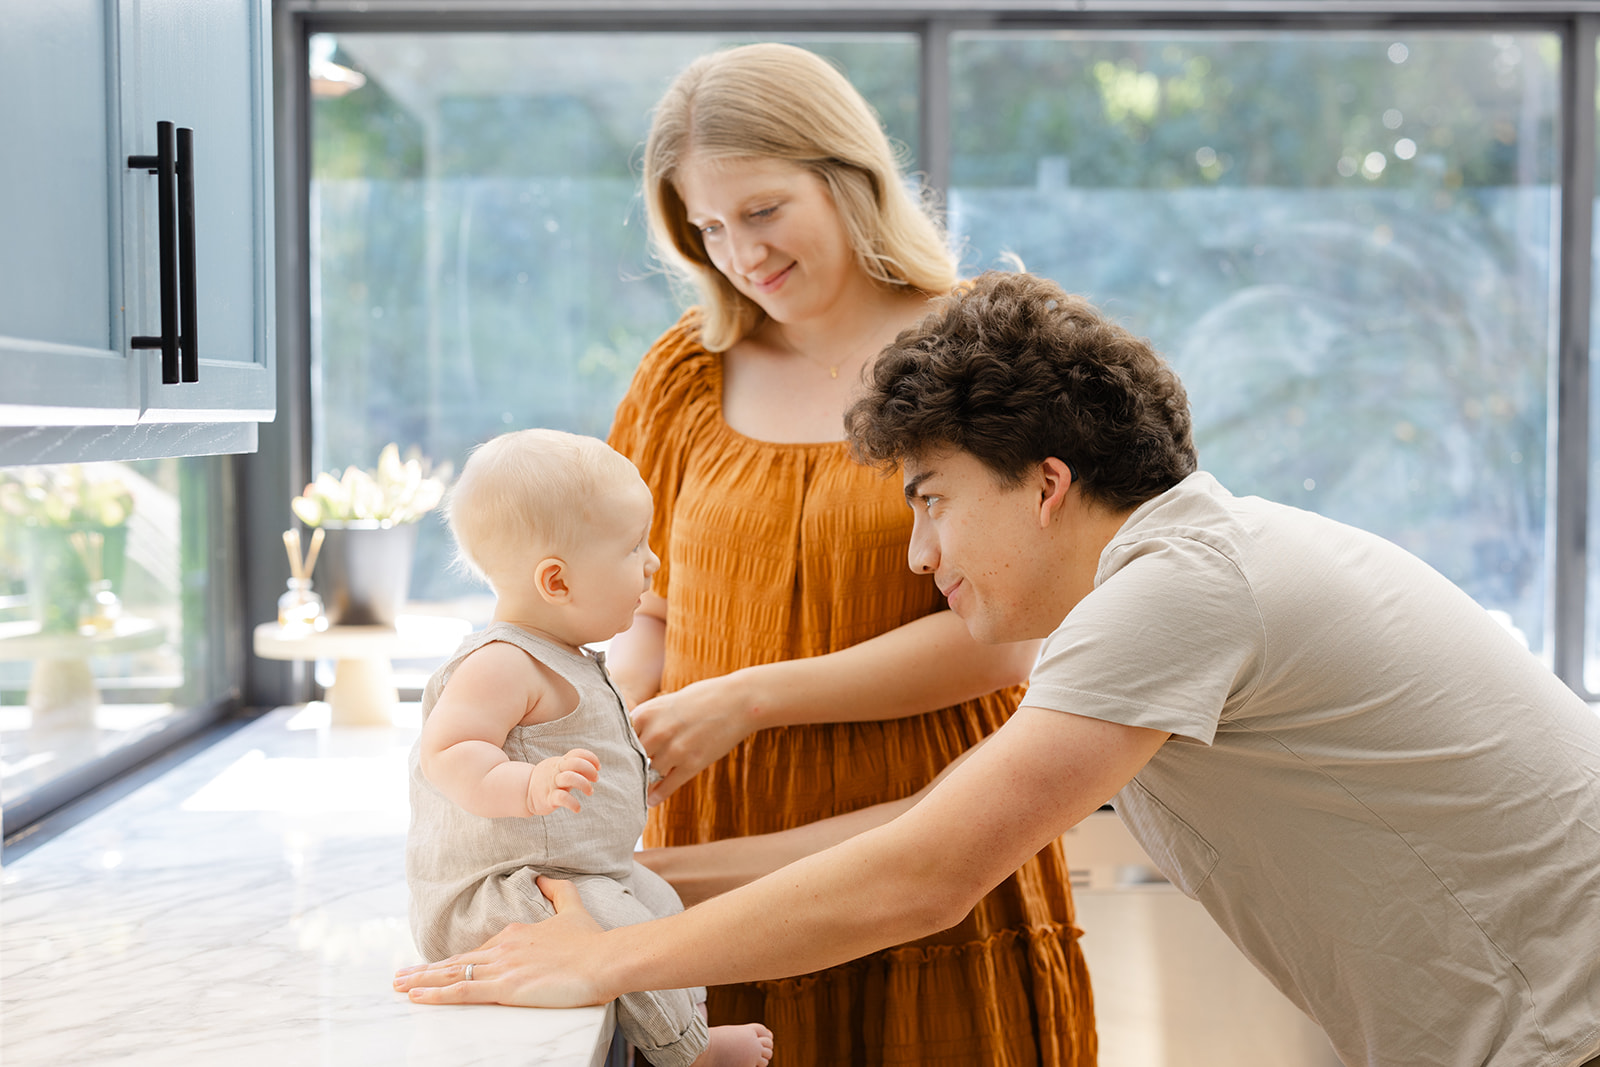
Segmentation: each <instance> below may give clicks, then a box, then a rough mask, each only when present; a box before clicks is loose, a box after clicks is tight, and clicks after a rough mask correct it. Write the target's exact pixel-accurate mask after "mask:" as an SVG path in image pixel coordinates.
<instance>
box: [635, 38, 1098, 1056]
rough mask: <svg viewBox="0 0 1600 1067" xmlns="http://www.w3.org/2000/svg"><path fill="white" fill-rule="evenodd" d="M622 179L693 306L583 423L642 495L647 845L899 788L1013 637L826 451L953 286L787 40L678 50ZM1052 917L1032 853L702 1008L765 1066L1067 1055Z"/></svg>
mask: <svg viewBox="0 0 1600 1067" xmlns="http://www.w3.org/2000/svg"><path fill="white" fill-rule="evenodd" d="M644 167H645V173H644V185H645V197H646V202H647V206H648V213H649V216H650V223H651V229H652V236H653V238H654V240H655V242H656V244H657V247H658V249H659V250H660V252H661V253H662V254H663V255H664V257H665V258H667V259H668V260H669V261H670V262H672V263H673V264H674V265H676V266H679V267H681V268H682V269H683V273H684V274H686V275H687V276H688V278H689V279H690V280H691V281H692V282H693V283H694V286H695V288H696V290H697V292H698V296H699V298H700V305H699V307H698V308H695V309H691V310H690V311H689V312H688V313H686V314H685V315H684V316H683V318H682V319H681V320H680V321H679V322H678V323H677V325H676V326H674V327H673V328H672V329H671V330H669V331H668V332H667V333H666V334H665V335H664V336H663V337H662V338H661V339H660V340H658V341H657V342H656V344H655V345H654V346H653V347H652V348H651V350H650V352H649V353H648V354H647V355H646V356H645V357H644V360H643V362H642V363H641V365H640V367H639V370H638V372H637V375H636V376H635V378H634V381H633V384H632V387H631V389H630V391H629V393H628V395H627V397H626V398H625V399H624V400H623V402H622V404H621V406H620V407H619V409H618V412H617V417H616V422H615V424H614V427H613V430H612V436H611V443H612V444H613V446H614V447H616V448H617V449H618V450H619V451H621V452H623V453H624V454H625V455H628V456H629V457H631V458H632V459H633V460H634V461H635V463H636V464H637V465H638V466H639V469H640V471H641V473H643V475H644V477H645V480H646V482H647V483H649V485H650V487H651V490H652V492H653V493H654V494H655V501H656V512H655V522H654V528H653V531H652V533H651V540H652V545H653V547H654V548H655V550H656V553H657V555H659V556H660V557H661V560H662V564H661V570H660V572H659V573H658V574H657V576H656V579H655V586H654V590H653V593H652V594H650V595H648V596H647V598H646V602H645V603H644V604H642V606H641V609H640V611H639V614H638V616H637V618H636V622H635V625H634V626H633V627H632V628H631V629H630V630H629V631H628V632H627V633H626V634H624V635H620V636H619V637H618V638H616V639H615V640H614V641H613V643H612V647H611V652H610V664H611V666H612V668H613V672H614V675H615V677H616V679H617V681H618V684H619V686H620V687H621V688H622V689H623V691H624V693H625V694H626V695H627V696H628V697H629V698H630V702H636V705H637V706H636V708H635V712H634V714H635V723H636V726H637V728H638V730H639V734H640V737H641V738H642V739H643V741H644V743H645V745H646V748H647V750H648V751H649V752H650V754H651V758H652V762H653V764H654V766H655V767H656V769H657V770H658V771H659V772H660V773H661V774H662V776H663V778H662V781H661V782H660V783H658V784H657V786H656V787H655V789H654V790H653V792H652V797H651V799H652V801H653V802H659V807H658V808H657V809H656V810H655V811H654V812H653V813H652V818H651V822H650V825H649V827H648V828H647V830H646V835H645V840H646V843H647V844H648V845H650V846H673V845H690V844H698V843H703V842H709V841H716V840H720V839H725V838H734V837H744V836H747V835H754V834H764V833H768V832H771V831H778V830H784V829H788V828H790V827H795V826H799V825H802V824H805V823H810V822H812V821H813V820H817V819H821V818H825V817H828V816H833V815H839V814H842V813H846V812H851V811H855V810H858V809H862V808H865V807H868V806H870V805H874V804H879V803H882V802H888V801H898V800H902V799H903V798H906V797H909V796H911V795H912V794H914V793H916V792H917V791H918V790H919V789H921V788H922V787H924V786H925V785H926V784H927V783H928V782H929V781H930V780H931V779H932V778H933V777H934V776H935V775H936V774H938V773H939V771H940V770H941V769H942V768H943V767H944V766H945V765H946V764H948V763H949V762H950V761H951V760H952V759H954V758H955V757H956V756H958V755H959V754H960V753H961V752H963V751H964V750H966V749H967V748H968V747H970V746H971V745H972V744H974V743H976V742H977V741H979V740H981V739H982V737H984V736H985V735H987V734H989V733H991V732H993V731H994V730H995V729H996V728H998V727H999V726H1000V724H1001V723H1002V722H1004V721H1005V719H1006V718H1007V717H1008V716H1009V715H1010V713H1011V712H1012V711H1013V710H1014V709H1015V707H1016V704H1017V700H1018V697H1019V695H1020V694H1019V690H1018V689H1017V688H1016V684H1017V683H1018V682H1020V681H1022V680H1023V679H1024V678H1025V677H1026V675H1027V672H1028V669H1029V667H1030V666H1031V664H1032V660H1033V656H1034V654H1035V651H1036V649H1035V646H1034V645H1033V644H1032V643H1023V644H1020V645H1009V646H982V645H978V644H976V643H975V642H974V641H973V640H972V639H971V637H970V636H969V635H968V634H967V631H966V628H965V626H964V625H963V624H962V622H961V621H960V620H959V619H957V618H956V617H955V616H954V615H953V614H952V613H951V612H949V611H948V610H947V609H946V608H945V605H944V603H943V601H942V598H941V597H940V594H939V590H938V588H937V587H936V586H935V585H934V583H933V582H932V580H931V579H930V578H929V577H928V576H925V575H924V576H918V575H915V574H913V573H912V572H911V571H910V569H909V568H908V566H907V562H906V548H907V544H908V539H909V536H910V530H911V513H910V511H909V509H907V507H906V504H905V501H904V499H903V497H902V492H901V488H900V485H899V483H898V481H897V480H895V479H886V478H883V477H882V476H881V475H880V474H879V473H877V472H875V471H873V470H870V469H868V468H866V467H863V466H860V465H858V464H857V463H855V462H854V461H853V460H852V459H851V458H850V454H849V452H848V447H847V445H846V444H845V442H844V431H843V418H842V416H843V412H844V409H845V408H846V406H847V405H848V401H849V399H850V397H851V394H852V392H853V390H854V388H855V387H856V385H857V384H858V383H859V381H860V379H861V374H862V371H863V370H864V368H865V367H866V366H867V365H868V364H869V363H870V362H871V361H872V359H873V357H874V355H875V354H876V353H877V352H878V351H879V349H881V348H882V347H883V346H884V345H885V344H887V343H888V342H889V341H890V340H892V339H893V338H894V336H895V335H896V334H897V333H898V332H899V331H900V330H902V329H904V328H905V327H907V326H910V325H912V324H913V323H915V322H916V321H918V320H919V319H920V318H921V317H922V315H923V314H924V313H925V311H926V310H927V302H928V300H929V298H930V297H931V296H934V295H938V294H942V293H944V292H946V291H947V290H948V289H949V288H950V287H951V286H952V284H953V283H954V281H955V264H954V261H953V258H952V257H951V255H950V254H949V252H948V250H947V248H946V245H945V242H944V240H943V235H942V233H941V232H940V230H939V228H938V227H937V225H936V224H935V223H934V222H933V221H932V220H931V219H930V217H929V216H928V214H927V213H926V212H924V211H923V210H922V209H921V206H920V205H919V204H918V203H917V202H916V201H915V200H914V199H913V198H912V197H911V196H910V195H909V194H908V193H907V192H906V189H905V184H904V181H903V179H902V176H901V174H900V173H899V171H898V168H897V166H896V163H895V159H894V156H893V153H892V151H891V149H890V147H889V143H888V140H887V138H886V137H885V135H884V133H883V130H882V128H881V126H880V125H879V123H878V121H877V118H876V116H875V115H874V114H873V112H872V111H871V109H870V108H869V106H868V105H867V104H866V102H865V101H864V100H863V99H862V98H861V97H860V95H859V94H858V93H857V92H856V91H855V89H854V88H853V87H852V86H851V85H850V84H849V83H848V82H847V81H846V80H845V79H844V78H843V77H842V76H841V75H840V74H839V73H838V72H837V71H836V70H834V69H833V68H832V67H831V66H829V65H828V64H827V63H826V62H824V61H823V60H821V59H819V58H818V57H816V56H815V55H813V54H812V53H809V52H806V51H804V50H802V49H798V48H793V47H789V46H785V45H775V44H762V45H750V46H747V47H743V48H736V49H732V50H730V51H725V52H721V53H717V54H714V55H710V56H705V57H702V58H701V59H699V60H698V61H696V62H695V63H693V64H692V65H691V66H690V67H689V68H688V69H687V70H685V71H684V72H683V73H682V74H681V75H680V76H679V78H678V79H677V80H676V82H675V83H674V84H673V86H672V87H671V88H670V89H669V90H668V92H667V94H666V95H665V97H664V98H663V99H662V101H661V103H660V105H659V106H658V108H657V111H656V113H655V117H654V121H653V124H652V128H651V131H650V136H649V140H648V142H647V145H646V149H645V165H644ZM659 862H660V863H661V865H662V869H663V870H664V871H665V872H666V873H668V875H669V877H670V876H671V875H672V873H673V872H672V868H671V865H672V862H673V861H672V857H671V855H670V854H668V855H666V856H663V858H662V859H661V860H660V861H659ZM679 884H680V887H682V888H683V890H684V892H685V895H686V896H687V897H688V898H689V900H688V902H690V903H692V902H693V899H694V892H693V889H692V888H691V887H690V886H687V885H685V884H684V882H683V881H682V880H680V882H679ZM1077 933H1078V931H1077V930H1076V929H1075V928H1074V927H1073V913H1072V902H1071V895H1070V887H1069V883H1068V878H1067V869H1066V864H1065V862H1064V860H1063V858H1062V855H1061V851H1060V848H1059V846H1058V845H1056V846H1052V847H1051V848H1050V849H1048V850H1046V851H1045V852H1043V853H1040V854H1039V856H1038V857H1037V858H1036V859H1035V860H1033V861H1031V862H1030V863H1029V864H1028V865H1026V866H1025V867H1024V868H1023V869H1022V870H1021V871H1019V872H1018V874H1017V875H1016V876H1015V877H1013V878H1012V879H1010V880H1009V881H1007V882H1006V883H1005V884H1003V885H1002V886H1000V887H999V888H998V889H997V890H996V891H995V892H994V893H992V894H990V895H989V896H988V897H987V898H985V899H984V901H983V902H982V904H980V906H979V907H978V908H977V909H975V910H974V911H973V912H972V914H971V915H969V916H968V918H967V919H966V920H965V921H964V922H963V923H961V924H959V925H958V926H956V927H954V928H952V929H951V930H949V931H947V932H945V933H944V934H941V935H938V936H936V937H932V938H928V939H925V940H923V941H919V942H916V943H913V944H908V945H903V946H900V947H898V948H895V949H892V950H889V951H887V952H882V953H878V954H876V955H873V956H869V957H867V958H865V959H863V960H859V961H856V962H854V963H851V964H849V965H846V966H843V967H836V968H832V969H830V970H828V971H824V972H821V973H818V974H813V975H808V976H805V977H803V978H800V979H796V980H787V981H779V982H765V983H760V984H757V985H745V986H729V987H721V988H717V989H713V990H712V991H711V997H710V1001H709V1005H710V1010H711V1018H712V1021H713V1023H715V1022H716V1021H717V1020H719V1019H722V1018H738V1019H741V1020H746V1021H748V1020H760V1021H762V1022H764V1023H765V1024H766V1025H767V1026H768V1027H770V1028H771V1029H772V1030H773V1032H774V1034H775V1047H776V1048H777V1049H778V1050H779V1051H778V1055H779V1056H780V1057H781V1058H782V1060H783V1062H784V1063H786V1064H810V1063H815V1064H838V1063H873V1064H877V1063H886V1064H887V1063H906V1064H933V1063H941V1062H945V1063H961V1064H979V1063H989V1064H1032V1063H1048V1064H1068V1063H1070V1064H1090V1063H1093V1062H1094V1057H1095V1036H1094V1026H1093V1008H1092V1001H1091V994H1090V989H1089V983H1088V975H1087V971H1086V969H1085V966H1084V962H1083V957H1082V954H1081V952H1080V951H1079V948H1078V946H1077V944H1076V937H1077Z"/></svg>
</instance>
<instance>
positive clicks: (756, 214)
mask: <svg viewBox="0 0 1600 1067" xmlns="http://www.w3.org/2000/svg"><path fill="white" fill-rule="evenodd" d="M777 210H778V209H777V208H776V207H763V208H757V209H756V210H754V211H752V212H750V217H751V218H753V219H768V218H771V217H772V216H773V215H774V214H776V213H777Z"/></svg>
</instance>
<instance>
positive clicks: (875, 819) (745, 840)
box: [633, 737, 989, 907]
mask: <svg viewBox="0 0 1600 1067" xmlns="http://www.w3.org/2000/svg"><path fill="white" fill-rule="evenodd" d="M987 740H989V739H988V738H987V737H985V738H983V739H982V740H980V741H979V742H978V743H977V744H976V745H973V746H972V747H971V748H969V749H967V750H966V751H965V752H963V753H961V755H959V756H957V757H956V758H955V759H954V760H952V761H951V762H950V764H949V765H948V766H947V767H945V769H944V770H942V771H940V772H939V775H938V777H937V778H935V779H934V780H933V781H931V782H929V783H928V784H927V785H925V786H923V787H922V788H921V789H919V790H917V791H916V792H915V793H913V794H911V795H910V796H908V797H906V798H904V799H902V800H890V801H885V802H884V803H882V804H874V805H872V806H871V807H866V808H857V809H856V810H855V811H851V812H846V813H845V814H843V815H833V816H829V817H828V818H826V819H818V820H817V821H815V822H808V823H806V824H804V825H802V826H795V827H791V828H790V829H788V830H776V831H773V832H772V833H767V834H747V835H745V836H744V837H725V838H723V839H722V840H720V841H707V842H705V843H704V844H699V845H674V846H672V847H669V848H652V849H646V850H645V851H643V852H635V853H634V854H633V855H634V859H636V860H638V861H639V862H640V863H642V864H643V865H644V866H646V867H649V868H650V869H651V870H652V871H655V872H656V873H657V874H659V875H660V876H661V877H663V878H665V879H666V880H667V881H668V882H670V883H672V888H673V889H674V890H676V891H677V893H678V897H679V899H681V900H682V901H683V904H684V907H692V906H693V905H695V904H698V903H700V902H701V901H703V900H710V899H711V898H712V897H714V896H717V895H719V894H722V893H726V892H728V890H730V889H737V888H738V887H739V886H742V885H747V884H749V883H750V882H753V881H755V880H756V879H757V878H760V877H762V876H763V875H768V874H771V873H772V872H773V871H776V870H777V869H778V868H780V867H783V866H785V865H787V864H790V863H793V862H795V861H796V860H799V859H804V858H805V857H806V856H809V855H811V854H812V853H814V852H821V851H822V850H823V849H825V848H832V847H833V846H834V845H837V844H838V843H839V842H841V841H847V840H849V839H850V838H852V837H854V836H856V835H857V834H860V833H865V832H866V831H868V830H871V829H873V828H874V827H878V826H882V825H883V824H884V823H886V822H888V821H889V820H891V819H894V818H897V817H899V816H900V815H903V814H904V813H905V812H907V811H909V810H911V807H912V806H913V805H915V804H916V803H917V802H918V801H920V800H921V799H922V798H923V797H925V796H927V795H928V793H929V792H931V791H932V790H933V788H934V787H935V786H937V785H938V784H939V783H940V782H942V781H944V780H945V779H946V778H948V777H950V775H951V773H952V772H954V771H955V769H956V768H957V767H959V766H961V764H963V763H965V762H966V761H967V760H968V759H969V758H971V756H972V754H973V753H974V752H976V751H977V750H978V749H979V748H981V747H982V746H983V743H984V742H985V741H987Z"/></svg>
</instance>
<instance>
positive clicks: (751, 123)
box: [644, 44, 956, 352]
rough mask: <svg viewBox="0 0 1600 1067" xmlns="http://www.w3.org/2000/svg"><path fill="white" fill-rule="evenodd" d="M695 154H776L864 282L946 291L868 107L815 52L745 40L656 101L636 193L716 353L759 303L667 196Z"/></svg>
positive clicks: (677, 199) (916, 209) (924, 210)
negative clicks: (795, 174)
mask: <svg viewBox="0 0 1600 1067" xmlns="http://www.w3.org/2000/svg"><path fill="white" fill-rule="evenodd" d="M691 156H693V157H695V158H697V159H704V160H721V159H752V158H753V159H779V160H785V161H787V162H791V163H795V164H798V165H799V166H802V167H805V168H806V169H808V170H810V171H812V172H813V173H815V174H816V175H817V176H818V177H819V178H821V179H822V180H823V181H824V182H825V183H826V184H827V186H828V191H829V192H830V193H831V194H832V196H833V202H834V204H835V205H836V206H837V207H838V209H839V215H840V217H841V218H842V219H843V221H844V225H845V230H846V232H847V233H848V234H849V236H850V244H851V247H852V248H854V250H855V254H856V260H857V262H858V263H859V264H860V266H861V269H862V270H863V271H864V272H865V273H866V274H867V276H868V277H870V278H872V279H874V280H876V281H877V282H879V283H880V284H883V285H889V286H910V287H911V288H913V289H917V290H921V291H922V292H925V293H927V294H929V295H930V296H931V295H938V294H942V293H945V292H947V291H948V290H949V289H950V288H951V286H953V285H954V284H955V281H956V262H955V257H954V256H953V255H951V253H950V251H949V249H948V248H947V247H946V245H945V239H944V232H943V230H942V229H941V228H940V226H939V224H938V223H937V222H936V221H935V220H934V218H933V215H932V212H931V210H930V209H929V207H928V206H927V203H926V199H927V198H926V194H923V196H922V198H920V199H919V198H918V197H916V196H913V195H912V193H911V192H910V191H908V189H907V188H906V183H905V178H904V176H903V175H902V173H901V169H900V166H899V163H898V161H897V159H896V157H895V153H894V150H893V149H892V148H891V147H890V145H889V139H888V137H887V136H886V135H885V134H884V132H883V127H882V126H881V125H880V124H879V122H878V116H877V115H876V114H875V113H874V112H873V110H872V107H871V106H870V105H869V104H868V103H867V102H866V101H865V100H863V99H862V97H861V94H860V93H859V92H857V91H856V89H855V87H854V86H853V85H851V84H850V83H849V81H847V80H846V79H845V77H844V75H842V74H840V73H839V71H837V70H835V69H834V68H833V67H832V66H831V65H829V63H828V62H827V61H826V60H824V59H822V58H821V57H820V56H818V55H816V54H814V53H812V52H808V51H806V50H805V49H803V48H796V47H794V46H793V45H784V44H752V45H744V46H743V47H740V48H731V49H728V50H726V51H722V52H713V53H711V54H710V55H705V56H701V57H700V58H699V59H697V60H695V61H694V62H693V63H691V64H689V66H688V67H687V68H685V69H684V71H683V73H681V74H679V75H678V77H677V79H676V80H674V81H673V83H672V86H671V88H669V89H668V90H667V92H666V95H665V96H663V97H662V98H661V101H660V103H658V104H657V105H656V110H655V117H654V118H653V120H652V121H651V124H650V136H649V138H648V139H647V140H646V142H645V152H644V196H645V204H646V208H647V214H648V216H649V220H650V236H651V240H652V243H653V244H654V246H655V248H656V253H657V255H659V256H660V257H661V258H662V259H663V260H664V261H666V262H667V263H668V264H669V265H671V266H673V267H674V268H676V269H677V270H678V271H679V272H680V273H681V274H682V275H683V276H684V277H685V278H686V279H687V280H688V281H690V282H691V283H692V284H693V286H694V287H695V289H696V290H697V295H698V297H699V299H700V302H701V306H702V312H703V314H702V317H701V326H700V330H701V340H702V341H703V342H704V344H705V345H706V347H707V348H709V349H711V350H712V351H714V352H715V351H723V350H725V349H727V348H728V347H729V346H731V345H732V344H733V343H734V342H736V341H738V340H739V339H740V338H741V337H744V336H745V335H746V334H748V333H749V332H750V331H751V330H752V329H754V328H755V327H756V325H758V324H759V323H760V322H761V319H762V315H763V312H762V310H761V308H760V307H759V306H758V305H757V304H756V303H755V302H754V301H752V300H750V299H749V298H748V297H746V296H745V295H744V294H743V293H740V292H739V291H738V290H737V289H735V288H734V287H733V284H732V283H731V282H729V281H728V279H727V278H725V277H723V275H722V273H721V272H720V271H718V270H717V268H716V267H714V266H713V265H712V263H711V258H710V257H709V256H708V255H706V250H705V245H704V244H703V243H702V241H701V237H700V231H699V230H698V229H697V228H696V227H694V226H692V225H690V223H689V220H688V217H687V214H686V212H685V210H684V206H683V198H682V197H681V196H680V195H679V193H678V189H677V185H676V179H677V173H678V168H679V167H681V166H682V165H683V163H684V161H685V160H686V159H688V158H689V157H691Z"/></svg>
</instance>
